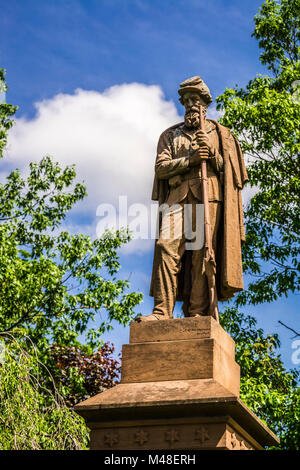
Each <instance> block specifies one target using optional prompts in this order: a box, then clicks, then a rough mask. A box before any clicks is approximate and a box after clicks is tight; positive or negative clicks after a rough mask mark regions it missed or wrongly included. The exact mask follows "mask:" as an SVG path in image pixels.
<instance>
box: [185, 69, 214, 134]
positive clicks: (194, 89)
mask: <svg viewBox="0 0 300 470" xmlns="http://www.w3.org/2000/svg"><path fill="white" fill-rule="evenodd" d="M178 93H179V95H180V98H179V101H180V103H181V104H182V105H183V106H184V107H185V124H186V125H187V126H188V127H199V125H200V105H201V106H202V110H203V113H204V115H206V110H207V108H208V106H209V105H210V104H211V102H212V96H211V94H210V91H209V88H208V86H207V85H205V83H204V82H203V80H202V79H201V78H200V77H192V78H189V79H188V80H185V81H184V82H182V83H180V88H179V90H178Z"/></svg>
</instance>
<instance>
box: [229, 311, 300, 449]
mask: <svg viewBox="0 0 300 470" xmlns="http://www.w3.org/2000/svg"><path fill="white" fill-rule="evenodd" d="M220 323H221V325H222V326H223V327H224V328H225V329H226V331H227V332H228V333H229V334H230V336H231V337H232V338H233V339H234V340H235V342H236V361H237V362H238V364H239V365H240V368H241V388H240V394H241V400H242V401H243V402H244V403H245V404H246V405H247V406H248V407H249V408H251V409H252V410H253V411H254V413H256V415H257V416H258V417H259V418H260V419H261V420H262V421H264V422H265V423H266V424H267V426H269V427H270V429H272V431H273V432H274V433H275V434H276V435H277V436H278V437H279V438H280V446H279V449H288V450H300V427H299V420H300V389H299V387H298V385H297V382H298V378H299V372H298V371H297V370H291V371H287V370H286V369H285V367H284V365H283V363H282V360H281V358H280V354H278V348H279V346H280V341H279V338H278V335H276V334H274V335H270V334H267V335H265V334H264V332H263V330H262V329H260V328H257V322H256V320H255V318H254V317H252V316H250V315H244V314H243V313H241V312H239V311H238V310H237V309H236V308H227V309H225V311H224V312H223V313H222V314H221V317H220Z"/></svg>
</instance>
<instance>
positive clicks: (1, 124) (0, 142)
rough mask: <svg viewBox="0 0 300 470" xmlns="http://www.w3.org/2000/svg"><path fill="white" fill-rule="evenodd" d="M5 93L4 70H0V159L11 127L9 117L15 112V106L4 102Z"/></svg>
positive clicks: (11, 123) (11, 121)
mask: <svg viewBox="0 0 300 470" xmlns="http://www.w3.org/2000/svg"><path fill="white" fill-rule="evenodd" d="M6 91H7V86H6V83H5V70H4V69H1V68H0V158H2V157H3V150H4V148H5V146H6V143H7V131H8V130H9V129H10V128H11V126H12V125H13V120H12V119H11V116H13V115H14V114H15V112H16V111H17V106H13V105H12V104H7V103H6V102H5V99H4V98H5V93H6Z"/></svg>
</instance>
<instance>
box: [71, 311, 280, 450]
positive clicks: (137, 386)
mask: <svg viewBox="0 0 300 470" xmlns="http://www.w3.org/2000/svg"><path fill="white" fill-rule="evenodd" d="M122 356H123V358H122V379H121V383H120V384H119V385H117V386H115V387H113V388H112V389H110V390H107V391H105V392H103V393H100V394H99V395H96V396H95V397H93V398H90V399H88V400H86V401H84V402H82V403H80V404H78V405H76V407H75V410H76V412H77V413H79V414H80V415H81V416H83V417H84V418H85V420H86V422H87V425H88V426H89V428H90V429H91V449H106V450H123V449H125V450H127V449H129V450H135V449H140V450H159V449H162V450H168V449H178V450H197V449H199V450H200V449H210V450H212V449H223V450H224V449H230V450H249V449H264V447H265V446H270V445H276V444H278V439H277V437H276V436H275V435H274V434H273V433H272V432H271V431H270V430H269V429H268V428H267V427H266V426H265V425H264V424H263V423H262V422H261V421H260V420H259V419H258V418H257V417H256V416H255V415H254V414H253V413H252V412H251V411H250V410H249V409H248V408H247V407H246V406H245V405H244V404H243V403H242V402H241V400H240V399H239V386H240V369H239V366H238V364H237V363H236V362H235V344H234V341H233V340H232V338H231V337H230V336H229V335H228V334H227V333H226V332H225V331H224V330H223V328H222V327H221V326H220V325H219V324H218V323H217V322H216V321H215V320H214V319H213V318H211V317H198V318H182V319H173V320H164V321H162V320H161V321H153V322H148V323H147V322H145V323H136V322H134V323H131V325H130V344H127V345H124V346H123V353H122Z"/></svg>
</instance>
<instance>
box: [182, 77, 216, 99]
mask: <svg viewBox="0 0 300 470" xmlns="http://www.w3.org/2000/svg"><path fill="white" fill-rule="evenodd" d="M187 91H191V92H196V93H199V95H200V96H201V98H203V100H204V101H205V102H206V104H207V106H208V105H210V103H211V102H212V96H211V94H210V91H209V88H208V86H207V85H205V83H204V81H203V80H202V79H201V78H200V77H198V76H197V77H192V78H188V79H187V80H185V81H184V82H182V83H180V88H179V90H178V93H179V95H180V98H179V101H180V103H181V104H183V103H182V97H183V95H184V93H186V92H187Z"/></svg>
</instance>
